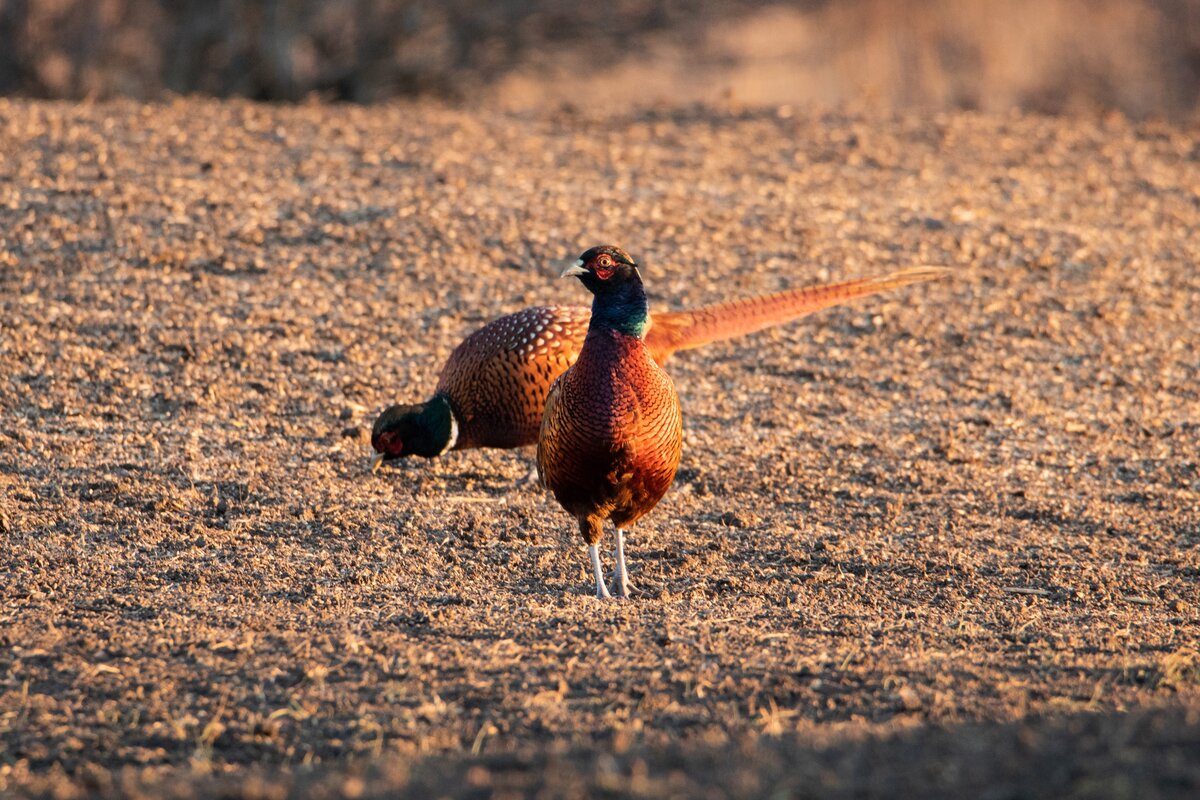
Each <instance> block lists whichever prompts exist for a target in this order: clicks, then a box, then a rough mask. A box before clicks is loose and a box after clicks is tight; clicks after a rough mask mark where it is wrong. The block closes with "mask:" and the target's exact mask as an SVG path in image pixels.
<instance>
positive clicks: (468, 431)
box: [371, 267, 949, 470]
mask: <svg viewBox="0 0 1200 800" xmlns="http://www.w3.org/2000/svg"><path fill="white" fill-rule="evenodd" d="M948 271H949V270H946V269H944V268H940V267H913V268H910V269H904V270H900V271H898V272H893V273H891V274H889V275H883V276H881V277H878V278H859V279H857V280H851V281H845V282H843V283H831V284H827V285H824V286H813V287H809V288H803V289H793V290H791V291H785V292H778V293H776V294H768V295H761V296H758V297H750V298H746V299H742V300H734V301H731V302H727V303H718V304H716V305H710V306H705V307H703V308H699V309H696V310H695V311H672V312H663V313H659V314H655V315H654V316H653V318H652V320H651V322H650V323H649V330H648V331H647V332H646V334H645V342H646V347H647V348H648V350H649V352H650V357H651V358H653V359H654V360H655V361H656V362H657V363H658V364H659V365H663V364H665V363H666V362H667V360H668V359H669V358H670V357H671V356H672V355H673V354H674V353H676V352H677V351H679V350H689V349H691V348H695V347H700V346H702V345H705V344H708V343H710V342H715V341H720V340H722V339H731V338H734V337H736V336H742V335H746V334H750V333H754V332H755V331H760V330H762V329H764V328H768V327H771V326H773V325H779V324H782V323H785V322H791V321H792V320H795V319H799V318H800V317H803V316H806V315H808V314H811V313H813V312H814V311H819V310H821V309H823V308H828V307H830V306H836V305H839V304H841V303H845V302H847V301H848V300H852V299H854V298H856V297H866V296H868V295H873V294H879V293H880V292H885V291H888V290H890V289H896V288H899V287H901V286H907V285H909V284H912V283H920V282H922V281H929V280H934V279H937V278H940V277H943V276H944V275H945V274H946V273H947V272H948ZM590 319H591V311H590V310H589V309H588V308H587V307H585V306H557V307H546V306H534V307H531V308H526V309H524V310H523V311H518V312H516V313H514V314H509V315H507V316H504V317H501V318H499V319H497V320H495V321H494V322H491V323H489V324H487V325H485V326H483V327H482V328H480V329H479V330H477V331H475V332H474V333H472V334H471V335H470V336H468V337H467V338H466V339H464V340H463V341H462V343H461V344H459V345H458V347H456V348H455V349H454V352H452V353H451V354H450V358H449V359H447V361H446V363H445V366H443V367H442V372H441V377H440V378H439V379H438V383H437V388H436V389H435V390H434V395H433V397H432V398H431V399H430V400H428V401H427V402H424V403H417V404H414V405H393V406H391V407H390V408H388V409H387V410H385V411H384V412H383V413H382V414H380V415H379V417H378V418H377V419H376V420H375V425H374V428H373V430H372V433H371V446H372V447H373V448H374V450H375V455H374V457H373V458H372V462H371V469H372V470H375V469H378V467H379V465H380V463H381V462H383V461H391V460H393V459H396V458H400V457H402V456H408V455H418V456H424V457H426V458H435V457H437V456H440V455H442V454H443V453H445V452H447V451H449V450H466V449H469V448H474V447H521V446H524V445H530V444H534V443H535V442H537V438H538V431H539V430H540V428H541V424H542V412H543V410H544V408H545V406H546V395H547V394H548V393H549V392H550V386H551V384H552V383H554V381H555V379H557V378H558V376H559V375H561V374H563V373H564V372H565V371H566V370H567V368H568V367H569V366H571V365H572V364H573V363H575V360H576V359H577V358H578V357H579V352H580V349H581V348H582V347H583V342H584V337H585V336H586V335H587V330H588V323H589V321H590Z"/></svg>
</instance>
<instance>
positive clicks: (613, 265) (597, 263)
mask: <svg viewBox="0 0 1200 800" xmlns="http://www.w3.org/2000/svg"><path fill="white" fill-rule="evenodd" d="M572 275H574V276H577V277H578V278H579V280H580V281H581V282H582V283H583V285H584V286H586V287H587V288H588V291H590V292H591V293H592V294H594V295H599V294H602V293H610V292H613V291H615V290H617V289H619V288H620V287H621V286H622V285H625V284H627V283H629V282H630V281H631V280H633V281H636V282H638V283H641V275H639V274H638V270H637V262H636V261H634V260H633V259H632V258H631V257H630V255H629V253H626V252H625V251H624V250H622V249H621V248H619V247H613V246H612V245H608V244H605V245H600V246H599V247H593V248H592V249H590V250H588V251H587V252H585V253H584V254H583V255H581V256H580V257H579V260H578V261H576V262H575V263H574V264H573V265H571V266H570V267H567V269H566V271H564V272H563V277H564V278H566V277H570V276H572Z"/></svg>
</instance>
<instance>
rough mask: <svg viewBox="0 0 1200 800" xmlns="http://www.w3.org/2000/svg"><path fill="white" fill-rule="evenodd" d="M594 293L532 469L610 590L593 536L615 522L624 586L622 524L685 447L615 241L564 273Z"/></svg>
mask: <svg viewBox="0 0 1200 800" xmlns="http://www.w3.org/2000/svg"><path fill="white" fill-rule="evenodd" d="M572 275H574V276H577V277H578V278H579V280H580V281H581V282H582V283H583V285H584V286H586V287H587V288H588V290H589V291H590V292H591V293H592V294H593V295H594V296H595V298H594V300H593V302H592V316H591V320H590V321H589V323H588V331H587V336H586V337H585V338H584V341H583V347H582V348H581V349H580V351H579V358H578V359H577V360H576V361H575V363H574V364H572V365H571V367H570V368H568V369H567V371H566V372H564V373H563V374H562V376H561V377H559V379H558V380H556V381H555V382H554V385H553V386H552V387H551V389H550V394H549V396H548V397H547V398H546V412H545V415H544V416H543V418H542V427H541V431H540V433H539V435H538V446H537V470H538V476H539V477H540V478H541V481H542V483H543V485H545V486H546V488H548V489H550V491H552V492H553V493H554V498H555V499H556V500H557V501H558V503H559V505H561V506H562V507H563V508H564V509H565V510H566V512H567V513H568V514H570V515H571V516H573V517H575V519H576V521H577V522H578V523H579V532H580V533H582V534H583V539H584V541H585V542H586V543H587V546H588V556H589V557H590V558H591V561H592V571H593V572H594V573H595V578H596V596H597V597H601V598H606V597H611V596H612V595H611V594H610V593H609V591H608V587H607V586H606V585H605V583H604V573H603V570H602V568H601V564H600V552H599V549H598V545H597V542H599V541H600V537H601V535H602V533H603V524H604V521H605V520H611V521H612V523H613V525H615V526H616V529H617V544H616V549H615V557H616V569H615V571H614V581H615V583H616V591H617V594H619V595H620V596H621V597H628V596H629V589H630V586H629V575H628V572H627V570H626V568H625V529H626V528H628V527H629V526H630V525H632V524H633V523H635V522H637V520H638V519H640V518H641V517H642V516H644V515H645V514H646V513H648V512H649V511H650V509H652V508H654V506H656V505H657V504H658V501H659V500H661V499H662V496H663V495H664V494H666V492H667V487H669V486H670V485H671V481H673V480H674V479H675V470H676V469H677V468H678V467H679V457H680V455H681V454H682V452H683V418H682V415H681V413H680V410H679V396H678V395H677V394H676V393H675V385H674V384H673V383H672V382H671V379H670V377H668V376H667V373H666V371H664V370H663V368H662V367H660V366H659V365H658V363H656V361H655V359H654V358H653V357H652V355H651V353H650V348H649V347H647V346H646V341H645V336H646V331H647V330H648V329H649V328H650V312H649V309H648V307H647V304H646V292H645V289H644V288H643V287H642V278H641V275H640V274H639V273H638V269H637V264H636V263H634V261H633V259H632V258H630V257H629V255H628V254H627V253H625V251H623V250H621V249H620V248H617V247H608V246H605V247H593V248H592V249H590V250H588V251H587V252H585V253H584V254H583V255H582V256H581V257H580V259H579V261H578V262H577V263H576V264H575V266H572V267H570V268H568V269H567V270H566V271H565V272H564V273H563V277H567V276H572Z"/></svg>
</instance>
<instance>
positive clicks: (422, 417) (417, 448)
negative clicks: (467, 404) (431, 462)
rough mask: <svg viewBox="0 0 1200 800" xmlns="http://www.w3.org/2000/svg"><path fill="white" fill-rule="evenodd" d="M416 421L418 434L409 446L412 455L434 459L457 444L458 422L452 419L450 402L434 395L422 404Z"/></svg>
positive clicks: (441, 396) (452, 413)
mask: <svg viewBox="0 0 1200 800" xmlns="http://www.w3.org/2000/svg"><path fill="white" fill-rule="evenodd" d="M418 420H419V423H420V425H419V426H418V432H417V434H416V435H415V436H414V437H413V441H412V444H411V448H412V453H413V454H414V455H418V456H425V457H426V458H434V457H435V456H440V455H441V454H442V453H444V452H446V451H447V450H449V449H450V448H452V447H454V445H455V444H456V443H457V442H458V421H457V420H456V419H455V418H454V412H453V411H452V410H451V408H450V401H449V400H447V399H446V398H445V397H444V396H443V395H440V394H439V395H436V396H434V398H433V399H432V400H430V401H429V402H428V403H424V404H423V407H422V408H421V411H420V414H419V416H418Z"/></svg>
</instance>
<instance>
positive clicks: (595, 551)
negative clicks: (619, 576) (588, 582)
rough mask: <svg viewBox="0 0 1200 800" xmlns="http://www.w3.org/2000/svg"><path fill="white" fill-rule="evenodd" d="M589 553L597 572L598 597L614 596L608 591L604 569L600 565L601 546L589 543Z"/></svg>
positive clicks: (594, 569) (593, 570)
mask: <svg viewBox="0 0 1200 800" xmlns="http://www.w3.org/2000/svg"><path fill="white" fill-rule="evenodd" d="M588 555H589V556H591V557H592V572H594V573H596V597H599V598H606V597H612V595H611V594H609V593H608V587H607V586H605V585H604V570H603V569H602V568H601V567H600V548H599V547H597V546H596V545H594V544H589V545H588Z"/></svg>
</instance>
